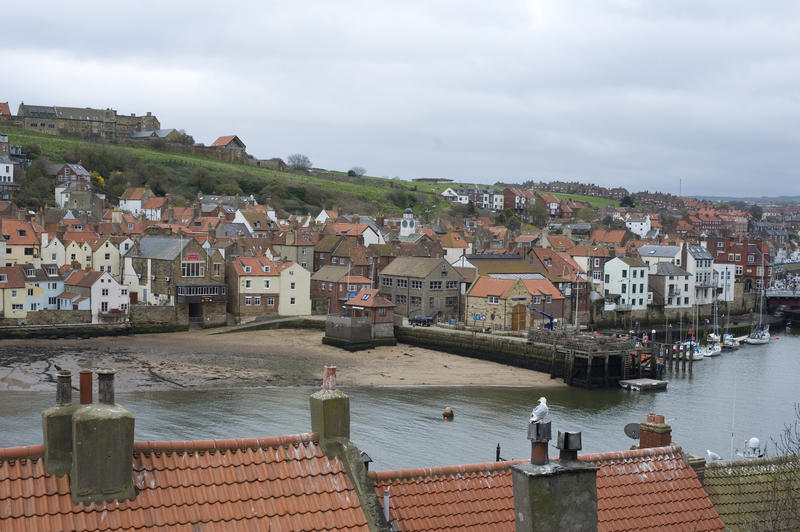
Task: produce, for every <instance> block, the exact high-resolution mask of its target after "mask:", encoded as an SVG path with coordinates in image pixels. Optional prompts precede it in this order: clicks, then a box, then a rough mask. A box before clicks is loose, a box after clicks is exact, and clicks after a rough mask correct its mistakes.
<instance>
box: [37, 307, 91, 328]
mask: <svg viewBox="0 0 800 532" xmlns="http://www.w3.org/2000/svg"><path fill="white" fill-rule="evenodd" d="M25 321H26V322H27V324H28V325H48V324H59V325H61V324H64V323H92V311H91V310H38V311H36V312H28V317H27V318H26V319H25Z"/></svg>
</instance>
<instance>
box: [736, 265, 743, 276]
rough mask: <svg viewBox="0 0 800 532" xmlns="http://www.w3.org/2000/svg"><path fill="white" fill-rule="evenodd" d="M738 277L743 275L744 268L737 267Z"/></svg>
mask: <svg viewBox="0 0 800 532" xmlns="http://www.w3.org/2000/svg"><path fill="white" fill-rule="evenodd" d="M736 275H742V267H741V266H736Z"/></svg>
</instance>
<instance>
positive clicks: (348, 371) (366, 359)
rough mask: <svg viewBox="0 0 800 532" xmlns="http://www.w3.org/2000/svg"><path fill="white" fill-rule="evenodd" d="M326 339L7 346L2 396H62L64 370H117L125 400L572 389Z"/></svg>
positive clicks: (187, 335)
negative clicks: (278, 390) (351, 389)
mask: <svg viewBox="0 0 800 532" xmlns="http://www.w3.org/2000/svg"><path fill="white" fill-rule="evenodd" d="M322 335H323V333H322V332H321V331H311V330H294V329H279V330H268V331H247V332H237V333H230V334H214V331H189V332H179V333H165V334H144V335H134V336H121V337H101V338H91V339H76V340H63V339H59V340H38V339H37V340H0V391H2V390H53V389H54V387H55V386H54V383H55V373H56V371H57V370H58V369H69V370H72V372H73V375H74V377H73V382H74V383H75V384H77V372H78V371H79V370H81V369H97V368H107V367H110V368H114V369H116V370H117V378H116V388H117V390H118V391H120V392H125V391H148V390H178V389H210V388H234V387H252V386H297V385H317V384H319V382H320V379H321V376H322V369H323V366H325V365H335V366H337V368H338V369H337V381H338V382H339V383H341V384H343V385H348V386H423V385H436V386H493V385H498V386H524V387H528V386H530V387H537V388H542V387H563V386H566V385H565V384H563V382H562V381H560V380H555V379H550V376H549V375H547V374H544V373H538V372H535V371H530V370H525V369H520V368H514V367H510V366H504V365H502V364H496V363H494V362H486V361H483V360H476V359H471V358H467V357H460V356H457V355H451V354H448V353H442V352H439V351H432V350H430V349H422V348H418V347H412V346H409V345H403V344H399V345H397V346H392V347H378V348H374V349H369V350H365V351H358V352H355V353H350V352H348V351H344V350H342V349H338V348H336V347H332V346H328V345H324V344H323V343H322Z"/></svg>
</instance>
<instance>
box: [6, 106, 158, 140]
mask: <svg viewBox="0 0 800 532" xmlns="http://www.w3.org/2000/svg"><path fill="white" fill-rule="evenodd" d="M17 117H18V118H19V119H20V120H21V121H22V127H24V128H25V129H29V130H33V131H38V132H40V133H47V134H49V135H65V136H72V137H80V138H89V139H102V140H106V141H109V142H115V141H117V140H121V139H124V138H126V137H128V136H129V135H130V134H131V132H132V131H135V130H141V129H149V130H153V129H159V128H160V127H161V124H160V123H159V121H158V119H157V118H156V117H155V116H153V114H152V113H150V112H148V113H147V115H146V116H136V115H135V114H131V115H130V116H126V115H123V114H118V113H117V111H116V110H114V109H92V108H89V107H59V106H52V105H27V104H25V103H21V104H20V105H19V108H18V110H17Z"/></svg>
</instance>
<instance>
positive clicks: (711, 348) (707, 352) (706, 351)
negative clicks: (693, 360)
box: [702, 343, 722, 357]
mask: <svg viewBox="0 0 800 532" xmlns="http://www.w3.org/2000/svg"><path fill="white" fill-rule="evenodd" d="M702 351H703V356H704V357H718V356H720V355H721V354H722V347H721V346H720V345H719V344H717V343H711V344H709V345H707V346H705V347H704V348H703V349H702Z"/></svg>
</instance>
